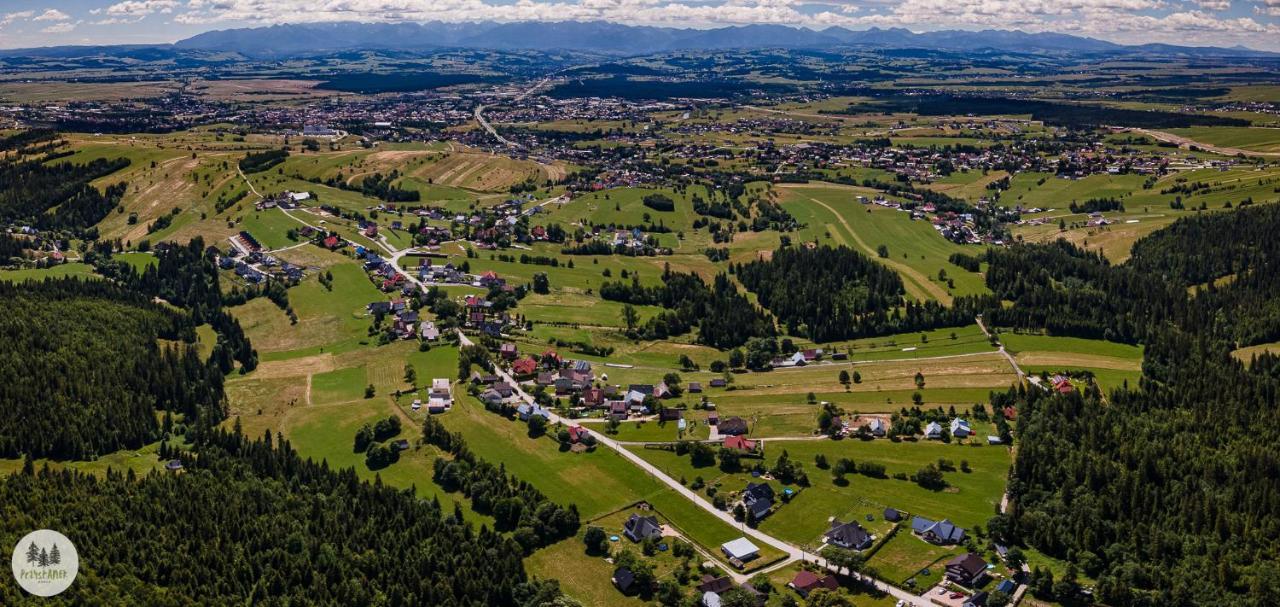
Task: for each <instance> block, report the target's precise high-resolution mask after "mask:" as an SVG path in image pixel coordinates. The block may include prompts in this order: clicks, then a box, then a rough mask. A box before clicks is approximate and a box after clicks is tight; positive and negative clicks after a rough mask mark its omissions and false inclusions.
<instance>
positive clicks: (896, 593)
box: [458, 330, 930, 607]
mask: <svg viewBox="0 0 1280 607" xmlns="http://www.w3.org/2000/svg"><path fill="white" fill-rule="evenodd" d="M458 341H459V343H461V344H462V345H464V346H470V345H474V342H472V341H471V339H469V338H468V337H467V336H466V335H464V334H463V333H462V331H461V330H459V331H458ZM494 372H495V374H496V375H497V376H498V377H501V378H502V380H503V381H505V382H507V383H508V384H510V385H512V386H514V387H515V391H516V395H517V396H519V397H520V399H521V400H523V401H524V402H526V403H528V404H533V403H534V400H533V397H531V396H529V394H528V393H526V392H525V391H524V389H522V388H521V387H520V384H519V383H518V382H516V381H515V379H514V378H512V377H511V375H509V374H508V373H507V372H506V370H505V369H503V368H501V367H498V366H494ZM549 421H550V422H551V423H553V424H557V423H558V424H564V425H565V426H576V427H581V425H580V424H579V423H578V422H577V421H575V420H571V419H565V418H562V417H560V416H558V415H556V414H554V413H552V414H551V417H550V420H549ZM588 429H589V428H588ZM593 434H594V436H595V439H596V442H598V443H599V444H602V445H604V446H606V447H609V448H610V449H613V450H614V451H616V452H617V453H618V454H619V455H621V456H622V457H623V458H625V459H627V460H628V461H630V462H631V463H633V464H635V465H636V466H638V467H639V468H640V469H641V470H644V471H645V472H646V473H648V474H649V476H652V477H654V478H656V479H658V480H659V481H661V482H662V483H663V484H665V485H667V486H668V487H670V488H671V490H672V491H675V492H676V493H679V494H680V495H682V496H684V497H685V499H688V500H689V501H692V502H693V503H694V504H696V505H697V506H698V507H700V508H702V509H703V510H705V511H707V512H708V513H710V514H711V515H712V516H715V517H716V518H718V519H720V520H721V521H724V522H725V524H727V525H729V526H730V527H734V528H737V529H740V530H741V531H742V533H743V534H744V535H746V536H748V537H750V538H752V539H754V540H756V541H759V542H760V543H762V544H765V545H768V546H771V547H773V548H776V549H778V550H780V551H782V552H783V553H785V554H786V555H787V559H786V560H785V561H784V562H783V564H785V563H790V562H792V561H797V560H807V561H809V562H812V563H815V564H817V565H819V566H821V567H824V568H826V569H829V570H831V571H833V572H835V571H837V568H836V567H834V566H832V565H831V564H829V563H827V562H826V559H823V558H822V557H819V556H818V555H816V554H813V553H810V552H806V551H804V550H802V549H800V548H798V547H796V546H793V545H791V544H789V543H787V542H784V541H782V540H780V539H778V538H775V537H773V536H772V535H769V534H767V533H764V532H762V531H760V530H758V529H752V528H750V527H747V526H745V525H743V524H742V523H740V522H738V521H737V520H734V518H733V516H732V515H731V514H729V513H727V512H724V511H723V510H720V509H717V508H716V507H715V506H713V505H711V502H708V501H706V500H704V499H702V497H701V496H699V495H698V494H697V493H695V492H694V491H693V490H691V489H689V488H688V487H685V486H684V485H682V484H681V483H680V482H679V481H677V480H676V479H674V478H671V477H670V476H667V474H666V473H665V472H663V471H662V470H661V469H659V468H658V467H657V466H654V465H653V464H650V463H649V462H647V461H645V460H644V459H643V458H641V457H640V456H639V455H636V454H635V453H633V452H631V450H629V449H627V448H626V447H625V446H624V445H623V444H622V443H620V442H618V441H615V440H613V439H611V438H609V437H607V436H604V435H603V434H601V433H599V432H595V433H593ZM780 566H782V564H778V565H774V566H773V567H771V568H776V567H780ZM733 576H734V579H735V580H736V579H738V578H739V577H741V578H744V581H745V578H746V577H748V576H743V575H741V574H738V573H733ZM854 577H855V578H856V579H859V580H861V581H864V582H867V583H869V584H870V585H871V586H873V587H875V588H876V589H877V590H880V591H881V592H884V593H887V594H889V595H891V596H893V597H894V598H896V599H899V600H902V601H906V603H907V604H909V605H913V606H918V607H928V606H929V604H930V603H929V602H928V600H926V599H923V598H921V597H919V596H916V595H914V594H911V593H909V592H906V591H905V590H902V589H899V588H897V587H896V586H891V585H889V584H886V583H884V582H881V581H879V580H876V579H871V578H866V577H863V576H860V575H855V576H854Z"/></svg>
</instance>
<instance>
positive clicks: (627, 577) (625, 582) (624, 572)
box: [612, 567, 636, 594]
mask: <svg viewBox="0 0 1280 607" xmlns="http://www.w3.org/2000/svg"><path fill="white" fill-rule="evenodd" d="M612 581H613V585H614V586H617V587H618V590H620V591H622V593H623V594H626V593H628V592H630V591H631V587H632V586H633V585H635V583H636V576H635V574H633V573H631V570H630V569H627V568H626V567H618V568H617V569H614V570H613V578H612Z"/></svg>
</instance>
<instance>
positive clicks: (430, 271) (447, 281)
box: [417, 257, 471, 285]
mask: <svg viewBox="0 0 1280 607" xmlns="http://www.w3.org/2000/svg"><path fill="white" fill-rule="evenodd" d="M417 274H418V280H421V281H422V282H424V283H427V284H437V285H442V284H443V285H461V284H469V283H470V282H471V277H469V276H467V274H466V273H464V272H463V271H462V270H460V269H458V268H457V267H455V266H454V265H453V263H452V262H450V263H445V264H444V265H435V264H433V263H431V258H430V257H422V258H419V260H418V269H417Z"/></svg>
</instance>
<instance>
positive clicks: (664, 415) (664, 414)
mask: <svg viewBox="0 0 1280 607" xmlns="http://www.w3.org/2000/svg"><path fill="white" fill-rule="evenodd" d="M681 417H684V411H683V410H681V409H673V408H671V407H663V408H662V410H661V411H658V421H664V422H673V421H676V420H678V419H680V418H681Z"/></svg>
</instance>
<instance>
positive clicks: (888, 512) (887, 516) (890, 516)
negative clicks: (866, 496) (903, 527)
mask: <svg viewBox="0 0 1280 607" xmlns="http://www.w3.org/2000/svg"><path fill="white" fill-rule="evenodd" d="M884 520H886V521H889V522H891V523H896V522H898V521H900V520H902V513H901V512H899V511H898V510H897V509H895V508H885V509H884Z"/></svg>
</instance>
